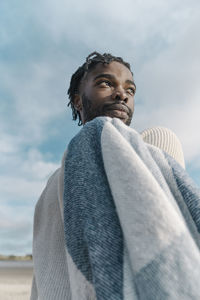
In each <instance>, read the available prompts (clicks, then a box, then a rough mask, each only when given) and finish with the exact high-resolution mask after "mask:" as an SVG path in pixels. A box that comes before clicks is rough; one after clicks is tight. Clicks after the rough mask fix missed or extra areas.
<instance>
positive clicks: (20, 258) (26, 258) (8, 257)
mask: <svg viewBox="0 0 200 300" xmlns="http://www.w3.org/2000/svg"><path fill="white" fill-rule="evenodd" d="M0 260H7V261H30V260H32V254H27V255H24V256H18V255H1V254H0Z"/></svg>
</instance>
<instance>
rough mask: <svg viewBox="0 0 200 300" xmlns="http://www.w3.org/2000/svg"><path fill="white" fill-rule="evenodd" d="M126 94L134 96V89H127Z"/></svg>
mask: <svg viewBox="0 0 200 300" xmlns="http://www.w3.org/2000/svg"><path fill="white" fill-rule="evenodd" d="M127 92H128V93H129V94H131V95H135V89H134V88H131V87H129V88H128V89H127Z"/></svg>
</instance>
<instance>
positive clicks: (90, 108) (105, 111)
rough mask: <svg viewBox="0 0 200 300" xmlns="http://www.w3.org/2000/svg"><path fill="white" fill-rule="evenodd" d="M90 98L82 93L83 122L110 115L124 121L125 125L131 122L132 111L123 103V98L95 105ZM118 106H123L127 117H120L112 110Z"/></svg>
mask: <svg viewBox="0 0 200 300" xmlns="http://www.w3.org/2000/svg"><path fill="white" fill-rule="evenodd" d="M93 103H94V101H92V100H91V99H90V98H88V97H87V96H86V95H85V94H83V95H82V105H83V112H84V119H85V123H86V122H89V121H91V120H93V119H94V118H96V117H103V116H107V117H111V118H119V119H121V120H122V122H124V123H125V124H126V125H128V126H129V125H130V124H131V120H132V117H133V111H132V110H131V109H130V108H129V107H128V106H127V105H126V103H124V101H123V100H120V101H119V100H118V101H117V100H116V101H110V102H107V103H104V104H103V105H97V106H96V107H95V105H94V104H93ZM118 107H120V108H121V107H123V110H124V111H126V114H127V118H126V119H124V118H123V119H122V118H120V117H119V116H116V114H115V113H114V112H113V111H114V110H116V109H118Z"/></svg>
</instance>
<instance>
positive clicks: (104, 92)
mask: <svg viewBox="0 0 200 300" xmlns="http://www.w3.org/2000/svg"><path fill="white" fill-rule="evenodd" d="M135 91H136V85H135V83H134V80H133V74H132V72H131V69H130V65H129V64H128V63H126V62H124V61H123V59H122V58H121V57H115V56H112V55H111V54H106V53H104V54H103V55H101V54H99V53H97V52H93V53H91V54H90V55H89V56H88V57H87V58H86V62H85V63H84V64H83V65H82V66H81V67H79V68H78V70H77V71H76V72H75V73H74V74H73V75H72V78H71V82H70V87H69V90H68V95H69V99H70V102H69V104H68V105H71V108H72V114H73V119H74V120H76V119H77V117H79V125H82V124H85V123H86V122H88V121H91V120H92V119H94V118H95V117H98V116H109V117H111V118H114V117H116V118H119V119H121V120H122V121H123V122H124V123H125V124H127V125H130V123H131V119H132V115H133V112H134V95H135Z"/></svg>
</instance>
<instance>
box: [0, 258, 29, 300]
mask: <svg viewBox="0 0 200 300" xmlns="http://www.w3.org/2000/svg"><path fill="white" fill-rule="evenodd" d="M32 274H33V268H32V263H31V262H23V263H22V262H20V263H19V262H7V263H6V262H0V300H11V299H12V300H29V299H30V292H31V283H32Z"/></svg>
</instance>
